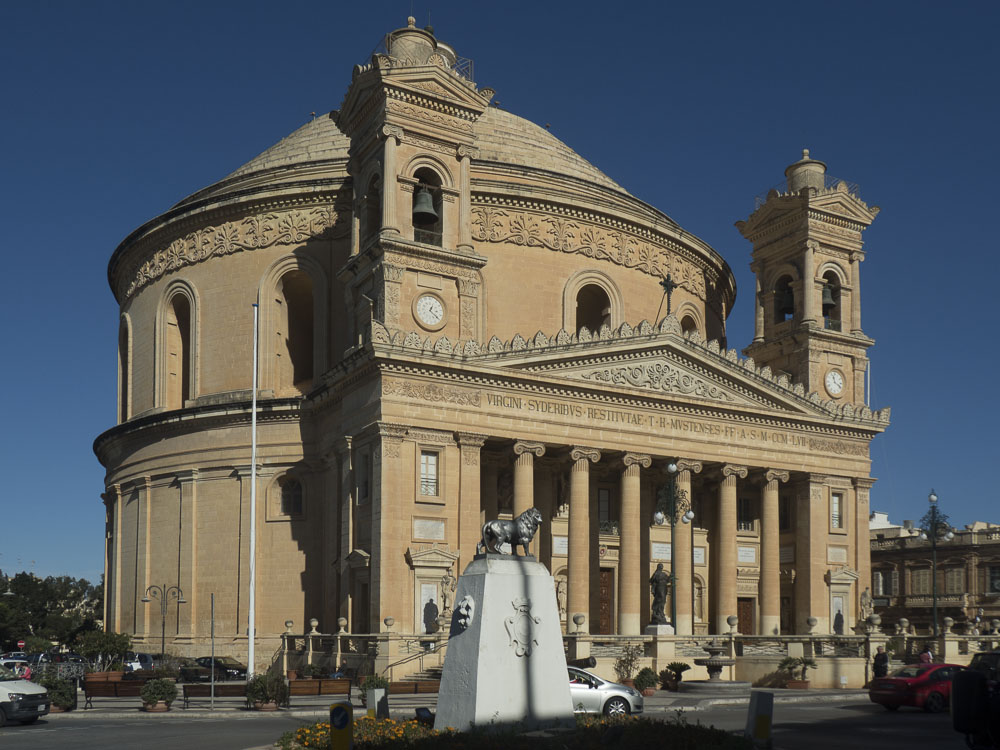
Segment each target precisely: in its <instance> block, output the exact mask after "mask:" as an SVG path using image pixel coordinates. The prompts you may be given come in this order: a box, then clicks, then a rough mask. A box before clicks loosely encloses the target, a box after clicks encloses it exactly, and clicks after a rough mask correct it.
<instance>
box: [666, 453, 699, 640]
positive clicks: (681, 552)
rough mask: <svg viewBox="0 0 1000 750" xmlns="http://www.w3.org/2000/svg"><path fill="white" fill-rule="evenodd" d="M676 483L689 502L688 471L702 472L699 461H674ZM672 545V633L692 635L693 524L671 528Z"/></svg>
mask: <svg viewBox="0 0 1000 750" xmlns="http://www.w3.org/2000/svg"><path fill="white" fill-rule="evenodd" d="M676 463H677V476H676V477H675V481H676V482H677V493H678V497H681V494H680V493H682V492H683V493H686V494H685V496H686V497H687V499H688V501H689V502H690V501H691V472H694V473H695V474H698V473H699V472H701V466H702V465H701V461H690V460H687V459H683V458H682V459H678V460H677V462H676ZM673 537H674V544H675V545H676V546H677V549H671V550H670V557H671V559H672V560H673V565H674V575H675V576H676V577H677V580H676V582H675V583H674V590H673V591H672V592H671V596H676V597H677V599H676V601H677V622H676V623H671V624H672V625H673V626H674V632H675V633H677V634H678V635H691V634H692V633H693V632H694V622H693V621H694V616H693V612H692V605H691V597H692V594H693V592H694V569H693V567H692V564H691V548H692V547H693V546H694V523H693V522H692V523H684V522H680V523H678V524H677V525H676V526H675V527H674V532H673Z"/></svg>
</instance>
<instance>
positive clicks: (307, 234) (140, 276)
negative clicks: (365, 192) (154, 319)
mask: <svg viewBox="0 0 1000 750" xmlns="http://www.w3.org/2000/svg"><path fill="white" fill-rule="evenodd" d="M350 216H351V214H350V209H349V208H347V209H346V210H345V207H338V208H337V209H335V208H334V206H333V205H330V204H327V205H323V206H316V207H314V208H308V209H289V210H285V211H281V210H273V211H267V212H262V213H257V214H253V215H251V216H245V217H244V218H243V219H242V220H234V221H232V222H229V223H226V224H223V225H221V226H207V227H202V228H201V229H198V230H196V231H194V232H190V233H188V234H185V235H183V236H181V237H178V238H176V239H175V240H173V241H172V242H171V243H170V244H169V245H167V246H166V247H165V248H162V249H160V250H157V251H155V252H154V253H153V255H152V257H150V258H147V259H146V260H144V261H142V262H141V263H138V264H136V265H135V266H132V267H128V268H127V270H126V271H125V272H124V273H121V274H120V275H118V277H117V286H118V288H117V289H116V292H117V294H118V298H119V299H120V300H122V301H124V300H126V299H128V298H129V297H131V296H132V295H133V294H135V293H136V292H137V291H138V290H139V289H141V288H142V287H144V286H145V285H147V284H149V283H150V282H152V281H155V280H156V279H158V278H160V277H161V276H163V274H165V273H167V272H169V271H175V270H177V269H179V268H183V267H184V266H190V265H193V264H195V263H200V262H202V261H203V260H207V259H209V258H212V257H216V256H222V255H232V254H233V253H238V252H244V251H250V250H261V249H264V248H268V247H272V246H274V245H297V244H301V243H304V242H307V241H309V240H312V239H320V238H322V239H339V238H342V237H346V236H347V235H348V233H349V232H350V224H351V222H350Z"/></svg>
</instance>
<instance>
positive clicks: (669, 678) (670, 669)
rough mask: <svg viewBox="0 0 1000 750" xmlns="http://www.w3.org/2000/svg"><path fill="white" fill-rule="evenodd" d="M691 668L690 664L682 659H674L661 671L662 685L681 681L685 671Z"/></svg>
mask: <svg viewBox="0 0 1000 750" xmlns="http://www.w3.org/2000/svg"><path fill="white" fill-rule="evenodd" d="M689 669H691V665H690V664H685V663H684V662H682V661H672V662H670V663H669V664H667V666H666V668H665V669H663V670H661V671H660V685H661V686H665V685H666V684H667V683H668V682H680V681H681V680H682V679H683V678H684V673H685V672H687V671H688V670H689Z"/></svg>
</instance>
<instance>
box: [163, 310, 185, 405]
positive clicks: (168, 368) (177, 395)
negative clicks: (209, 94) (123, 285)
mask: <svg viewBox="0 0 1000 750" xmlns="http://www.w3.org/2000/svg"><path fill="white" fill-rule="evenodd" d="M163 344H164V347H163V353H164V364H165V372H164V374H165V377H166V382H165V384H164V385H165V389H164V396H165V399H164V405H165V406H166V407H167V408H168V409H182V408H184V402H185V401H187V400H188V399H189V398H191V302H190V300H189V299H188V297H187V295H185V294H182V293H180V292H177V293H175V294H174V295H173V296H172V297H171V298H170V301H169V302H168V303H167V309H166V316H165V318H164V327H163Z"/></svg>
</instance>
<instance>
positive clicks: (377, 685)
mask: <svg viewBox="0 0 1000 750" xmlns="http://www.w3.org/2000/svg"><path fill="white" fill-rule="evenodd" d="M388 689H389V680H387V679H386V678H385V677H383V676H382V675H380V674H370V675H368V676H367V677H365V678H364V679H363V680H362V681H361V705H362V706H366V707H367V705H368V691H369V690H388ZM378 698H379V696H376V702H377V700H378Z"/></svg>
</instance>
